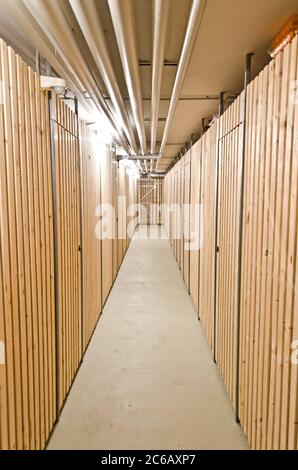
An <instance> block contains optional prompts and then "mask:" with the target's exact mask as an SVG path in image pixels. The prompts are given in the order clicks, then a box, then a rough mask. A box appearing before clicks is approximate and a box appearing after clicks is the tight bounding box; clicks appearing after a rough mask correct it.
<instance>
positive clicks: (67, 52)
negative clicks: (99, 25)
mask: <svg viewBox="0 0 298 470" xmlns="http://www.w3.org/2000/svg"><path fill="white" fill-rule="evenodd" d="M23 1H24V3H25V5H26V6H27V8H28V9H29V10H30V12H32V13H33V15H34V17H35V19H36V20H37V21H38V23H39V24H40V26H41V27H42V28H43V30H44V31H45V32H46V34H47V35H48V37H49V39H50V40H52V41H54V43H55V47H56V49H58V50H59V49H61V50H62V56H65V57H67V60H68V61H69V62H70V64H71V66H72V68H73V70H74V72H75V74H76V75H77V76H78V78H79V80H80V82H81V83H82V84H83V85H84V86H85V87H86V91H87V92H88V94H89V95H90V97H91V99H92V100H93V101H94V103H95V105H96V107H97V109H98V110H99V111H101V112H103V113H104V114H105V115H106V117H107V118H108V120H109V122H110V124H111V127H112V129H113V130H114V132H115V133H116V134H118V135H119V141H120V143H121V145H122V146H123V147H124V148H125V150H126V151H127V152H128V153H131V150H130V147H129V146H128V144H127V141H126V138H125V137H124V135H123V133H121V131H120V132H119V126H117V124H116V122H115V118H114V116H113V114H112V111H111V109H110V108H109V107H108V105H107V103H106V102H105V99H104V97H103V95H102V92H101V90H100V89H99V87H98V85H97V83H96V81H95V79H94V77H93V75H92V73H91V72H90V70H89V68H88V66H87V64H86V61H85V59H84V57H83V55H82V53H81V50H80V49H79V47H78V45H77V43H76V41H75V38H74V36H73V34H72V31H71V29H70V27H69V25H68V23H67V21H66V18H65V17H64V14H63V12H62V11H61V9H60V8H59V6H58V5H57V3H53V2H51V0H43V1H42V2H40V1H37V0H23Z"/></svg>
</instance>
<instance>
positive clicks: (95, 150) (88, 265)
mask: <svg viewBox="0 0 298 470" xmlns="http://www.w3.org/2000/svg"><path fill="white" fill-rule="evenodd" d="M100 148H101V145H100V144H99V143H98V142H97V140H96V137H95V134H94V132H93V131H91V130H90V128H88V127H87V125H86V124H85V123H83V122H82V123H81V124H80V152H81V161H82V183H83V188H82V189H83V207H82V209H83V234H82V235H83V240H82V255H83V256H82V261H83V266H82V267H83V294H84V295H83V334H84V349H85V348H86V346H87V344H88V342H89V340H90V338H91V335H92V333H93V330H94V328H95V325H96V322H97V320H98V318H99V315H100V313H101V308H102V295H101V288H102V286H101V276H102V273H101V263H102V260H101V256H102V255H101V249H102V247H101V238H100V236H99V235H100V229H99V227H98V224H99V217H98V216H97V208H99V206H100V203H101V172H100Z"/></svg>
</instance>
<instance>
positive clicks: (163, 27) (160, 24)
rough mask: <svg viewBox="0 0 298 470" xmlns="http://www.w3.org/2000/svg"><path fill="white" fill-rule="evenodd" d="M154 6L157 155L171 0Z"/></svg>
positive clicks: (160, 0) (153, 118) (158, 1)
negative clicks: (159, 114)
mask: <svg viewBox="0 0 298 470" xmlns="http://www.w3.org/2000/svg"><path fill="white" fill-rule="evenodd" d="M153 5H154V6H153V9H154V12H153V15H154V18H153V56H152V97H151V152H152V153H155V151H156V134H157V122H158V112H159V102H160V93H161V82H162V74H163V66H164V55H165V45H166V38H167V25H168V16H169V8H170V0H154V1H153Z"/></svg>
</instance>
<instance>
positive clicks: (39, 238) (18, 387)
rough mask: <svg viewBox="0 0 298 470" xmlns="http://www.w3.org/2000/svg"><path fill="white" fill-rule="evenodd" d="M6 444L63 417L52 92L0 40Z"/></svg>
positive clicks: (37, 443) (0, 426)
mask: <svg viewBox="0 0 298 470" xmlns="http://www.w3.org/2000/svg"><path fill="white" fill-rule="evenodd" d="M0 88H1V90H0V97H1V102H0V147H1V150H0V155H1V159H0V178H1V198H0V253H1V259H0V262H1V265H0V273H1V274H0V340H1V341H4V344H5V364H0V448H1V449H40V448H42V447H43V446H44V445H45V442H46V439H47V437H48V435H49V432H50V429H51V428H52V426H53V423H54V421H55V406H56V403H55V336H54V287H53V278H54V276H53V259H54V254H53V225H52V215H53V214H52V187H51V158H50V147H49V119H48V99H47V94H45V93H43V92H40V88H39V78H38V77H37V75H36V74H35V73H33V71H32V70H31V69H30V68H28V67H27V66H26V65H25V64H24V63H23V62H22V60H21V59H20V57H19V56H17V55H16V54H15V53H14V51H13V50H12V49H11V48H10V47H7V46H6V44H5V43H4V42H3V41H2V40H0Z"/></svg>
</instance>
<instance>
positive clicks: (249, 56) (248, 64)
mask: <svg viewBox="0 0 298 470" xmlns="http://www.w3.org/2000/svg"><path fill="white" fill-rule="evenodd" d="M253 55H254V54H253V53H249V54H246V59H245V75H244V103H243V119H242V123H243V124H242V159H241V182H240V204H239V234H238V277H237V326H236V328H237V329H236V333H237V334H236V384H235V392H236V393H235V420H236V422H237V423H239V422H240V419H239V383H240V377H239V374H240V356H239V354H240V331H241V288H242V286H241V271H242V246H243V210H244V207H243V206H244V181H245V163H246V162H245V156H246V148H245V144H246V121H247V118H246V112H247V87H248V85H249V83H250V80H251V59H252V56H253Z"/></svg>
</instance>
